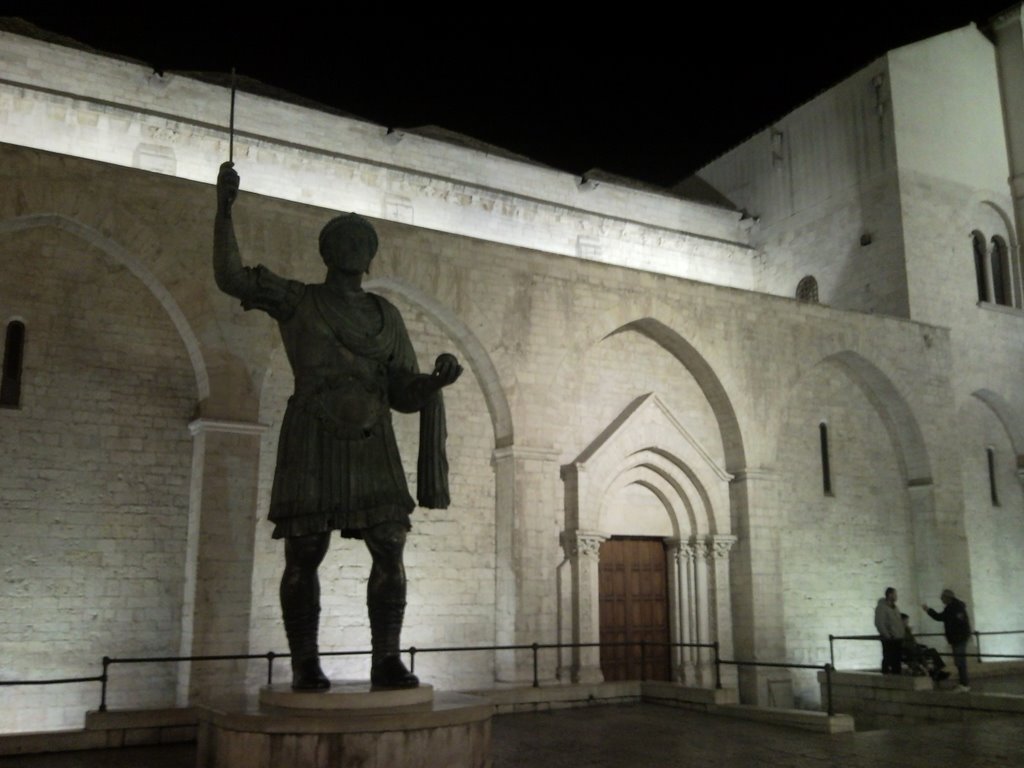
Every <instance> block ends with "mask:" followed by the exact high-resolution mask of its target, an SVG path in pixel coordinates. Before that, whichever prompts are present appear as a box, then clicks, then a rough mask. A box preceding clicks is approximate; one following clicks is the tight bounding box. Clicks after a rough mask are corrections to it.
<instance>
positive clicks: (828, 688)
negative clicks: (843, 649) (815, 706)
mask: <svg viewBox="0 0 1024 768" xmlns="http://www.w3.org/2000/svg"><path fill="white" fill-rule="evenodd" d="M832 669H833V667H832V665H831V664H826V665H825V694H826V696H828V716H829V717H834V716H835V714H836V707H835V704H833V703H832Z"/></svg>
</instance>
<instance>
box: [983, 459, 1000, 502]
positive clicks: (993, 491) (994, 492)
mask: <svg viewBox="0 0 1024 768" xmlns="http://www.w3.org/2000/svg"><path fill="white" fill-rule="evenodd" d="M985 457H986V458H987V459H988V492H989V496H990V497H991V499H992V506H993V507H998V506H999V487H998V486H997V485H996V452H995V449H993V448H986V449H985Z"/></svg>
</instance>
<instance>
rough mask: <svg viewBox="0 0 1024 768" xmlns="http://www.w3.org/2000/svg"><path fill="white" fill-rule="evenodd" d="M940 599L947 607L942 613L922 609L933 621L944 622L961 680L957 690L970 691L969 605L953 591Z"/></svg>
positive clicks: (947, 590)
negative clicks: (968, 650)
mask: <svg viewBox="0 0 1024 768" xmlns="http://www.w3.org/2000/svg"><path fill="white" fill-rule="evenodd" d="M939 599H941V600H942V604H943V605H944V606H945V608H943V609H942V612H941V613H940V612H939V611H933V610H932V609H931V608H929V607H928V606H927V605H924V604H923V603H922V604H921V607H922V608H923V609H924V612H925V613H927V614H928V615H929V616H931V617H932V618H933V619H935V620H936V621H941V622H942V628H943V632H944V633H945V635H946V640H947V641H948V642H949V644H950V646H951V647H952V648H953V664H954V665H955V666H956V671H957V675H958V676H959V678H960V685H958V686H957V690H958V691H969V690H971V687H970V684H969V683H968V680H967V641H968V640H970V639H971V620H970V618H969V617H968V616H967V605H966V604H965V603H964V601H963V600H958V599H957V596H956V595H955V594H953V590H952V589H944V590H942V594H941V595H940V598H939Z"/></svg>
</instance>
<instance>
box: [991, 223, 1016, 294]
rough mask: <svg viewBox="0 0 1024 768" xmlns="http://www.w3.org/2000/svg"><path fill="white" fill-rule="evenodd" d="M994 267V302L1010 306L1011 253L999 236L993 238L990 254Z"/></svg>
mask: <svg viewBox="0 0 1024 768" xmlns="http://www.w3.org/2000/svg"><path fill="white" fill-rule="evenodd" d="M989 259H990V262H989V263H990V264H991V265H992V294H993V295H992V302H993V303H995V304H1003V305H1004V306H1010V305H1011V304H1013V301H1011V298H1010V251H1009V249H1008V248H1007V247H1006V241H1005V240H1003V238H1001V237H1000V236H999V235H996V236H995V237H993V238H992V249H991V250H990V252H989Z"/></svg>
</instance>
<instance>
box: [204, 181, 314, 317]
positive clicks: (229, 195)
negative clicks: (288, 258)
mask: <svg viewBox="0 0 1024 768" xmlns="http://www.w3.org/2000/svg"><path fill="white" fill-rule="evenodd" d="M238 186H239V181H238V173H237V172H236V171H235V168H234V163H232V162H230V161H229V162H226V163H223V164H222V165H221V167H220V173H219V174H217V215H216V217H215V218H214V222H213V277H214V280H216V282H217V287H218V288H220V289H221V290H222V291H224V293H226V294H228V295H229V296H234V297H235V298H236V299H241V301H242V306H243V307H244V308H245V309H262V310H263V311H264V312H266V313H267V314H269V315H270V316H271V317H273V318H274V319H275V320H278V321H282V320H287V319H288V318H289V317H291V315H292V313H293V312H294V311H295V307H296V306H297V304H298V302H299V300H300V299H301V298H302V294H303V290H304V286H303V285H302V284H301V283H299V282H297V281H295V280H286V279H284V278H282V277H278V276H277V275H275V274H274V273H273V272H271V271H270V270H269V269H267V268H266V267H263V266H258V267H246V266H244V265H243V264H242V257H241V254H240V253H239V250H238V240H237V239H236V238H235V225H234V222H233V221H232V218H231V210H232V208H233V207H234V204H235V199H236V198H237V197H238Z"/></svg>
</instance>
